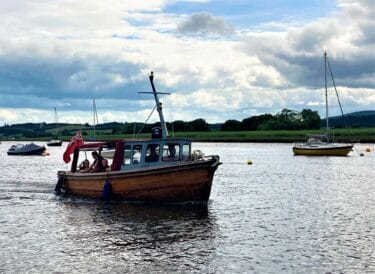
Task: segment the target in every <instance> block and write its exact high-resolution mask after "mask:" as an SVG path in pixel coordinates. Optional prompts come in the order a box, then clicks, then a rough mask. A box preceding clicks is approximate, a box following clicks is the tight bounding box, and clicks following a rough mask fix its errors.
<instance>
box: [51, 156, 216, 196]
mask: <svg viewBox="0 0 375 274" xmlns="http://www.w3.org/2000/svg"><path fill="white" fill-rule="evenodd" d="M219 164H220V162H219V158H218V157H217V158H216V157H215V158H212V159H211V160H207V161H196V162H191V163H190V162H189V163H185V164H180V165H175V166H169V167H158V168H148V169H143V170H138V171H137V170H134V171H115V172H103V173H78V172H75V173H72V172H61V171H60V172H59V173H58V176H59V179H63V186H62V189H63V190H64V191H65V193H66V194H72V195H79V196H85V197H92V198H103V197H104V189H105V184H106V182H109V184H110V189H111V191H110V198H111V199H116V200H126V201H144V202H207V201H208V199H209V196H210V192H211V186H212V180H213V176H214V173H215V170H216V169H217V166H218V165H219Z"/></svg>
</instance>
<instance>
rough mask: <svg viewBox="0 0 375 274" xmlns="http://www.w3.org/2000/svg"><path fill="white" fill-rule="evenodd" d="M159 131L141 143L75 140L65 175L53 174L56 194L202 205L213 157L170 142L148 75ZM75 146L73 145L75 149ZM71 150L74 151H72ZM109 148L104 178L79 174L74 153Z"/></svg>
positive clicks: (214, 166) (176, 141)
mask: <svg viewBox="0 0 375 274" xmlns="http://www.w3.org/2000/svg"><path fill="white" fill-rule="evenodd" d="M149 79H150V83H151V86H152V90H153V91H152V94H153V95H154V98H155V103H156V109H157V111H158V113H159V118H160V124H161V127H156V128H154V129H153V133H152V138H151V139H147V140H143V139H141V140H117V141H111V142H95V143H92V142H91V143H87V144H84V143H83V141H82V138H81V137H80V135H79V134H78V135H77V136H76V137H75V139H74V140H72V141H71V143H70V145H71V148H70V151H73V153H74V156H73V161H72V165H71V170H70V171H58V182H57V185H56V187H55V190H56V192H57V193H59V192H60V191H64V192H65V193H66V194H73V195H80V196H86V197H93V198H105V199H108V198H110V199H120V200H126V201H143V202H162V203H164V202H207V201H208V199H209V197H210V192H211V187H212V181H213V177H214V173H215V171H216V169H217V167H218V166H219V165H220V164H221V163H220V159H219V156H217V155H211V156H205V155H204V154H203V153H202V152H200V151H192V150H191V140H189V139H184V138H170V137H168V131H167V127H166V123H165V122H164V117H163V112H162V107H161V103H160V102H159V99H158V94H160V93H158V92H156V91H155V87H154V83H153V73H152V72H151V75H150V76H149ZM77 143H78V145H75V146H74V144H77ZM72 146H74V149H72ZM111 147H115V153H114V157H113V162H112V164H111V166H110V169H109V170H106V171H104V172H87V173H86V172H79V170H77V163H78V158H79V156H80V155H82V154H84V153H80V151H83V152H85V151H88V150H95V151H99V152H100V151H103V150H105V149H107V148H111Z"/></svg>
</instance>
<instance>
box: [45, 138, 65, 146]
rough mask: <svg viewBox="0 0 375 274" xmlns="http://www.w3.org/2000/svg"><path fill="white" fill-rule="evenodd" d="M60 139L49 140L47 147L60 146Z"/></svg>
mask: <svg viewBox="0 0 375 274" xmlns="http://www.w3.org/2000/svg"><path fill="white" fill-rule="evenodd" d="M61 145H62V141H61V140H51V141H49V142H48V143H47V146H49V147H61Z"/></svg>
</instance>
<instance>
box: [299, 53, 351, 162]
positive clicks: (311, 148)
mask: <svg viewBox="0 0 375 274" xmlns="http://www.w3.org/2000/svg"><path fill="white" fill-rule="evenodd" d="M327 66H328V68H329V70H330V74H331V77H332V82H333V86H334V88H335V91H336V95H337V99H338V101H339V105H340V109H341V114H342V117H343V118H344V113H343V111H342V108H341V103H340V99H339V97H338V92H337V89H336V84H335V81H334V80H333V73H332V70H331V67H330V65H329V63H328V59H327V52H324V74H325V77H324V79H325V103H326V132H325V133H324V134H316V135H308V136H307V141H306V142H303V143H294V145H293V153H294V155H307V156H347V155H348V153H349V152H350V151H351V149H352V148H353V144H349V143H346V144H345V143H335V142H331V140H330V138H329V136H328V130H329V116H328V89H327Z"/></svg>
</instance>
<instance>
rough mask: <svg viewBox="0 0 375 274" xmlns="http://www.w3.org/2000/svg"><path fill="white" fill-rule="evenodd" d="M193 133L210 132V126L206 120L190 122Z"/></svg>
mask: <svg viewBox="0 0 375 274" xmlns="http://www.w3.org/2000/svg"><path fill="white" fill-rule="evenodd" d="M190 125H191V129H192V130H193V131H208V124H207V122H206V120H204V119H202V118H199V119H196V120H194V121H191V122H190Z"/></svg>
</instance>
